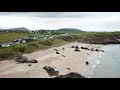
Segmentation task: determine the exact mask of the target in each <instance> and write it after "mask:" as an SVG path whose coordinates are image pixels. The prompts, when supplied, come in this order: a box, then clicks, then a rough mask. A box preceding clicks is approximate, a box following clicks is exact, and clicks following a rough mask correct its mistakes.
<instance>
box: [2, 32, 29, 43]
mask: <svg viewBox="0 0 120 90" xmlns="http://www.w3.org/2000/svg"><path fill="white" fill-rule="evenodd" d="M28 35H31V33H29V32H0V42H8V41H13V40H15V39H16V38H21V37H25V36H28Z"/></svg>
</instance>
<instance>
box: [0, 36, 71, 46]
mask: <svg viewBox="0 0 120 90" xmlns="http://www.w3.org/2000/svg"><path fill="white" fill-rule="evenodd" d="M59 36H69V35H68V34H61V35H52V36H50V35H40V36H28V37H25V38H19V39H16V40H14V41H13V42H3V43H0V47H10V46H13V45H17V44H21V43H27V42H31V41H33V40H36V39H38V40H39V39H50V38H54V37H59Z"/></svg>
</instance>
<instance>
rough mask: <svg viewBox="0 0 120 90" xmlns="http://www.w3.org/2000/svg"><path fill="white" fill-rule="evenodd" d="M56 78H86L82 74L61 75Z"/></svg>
mask: <svg viewBox="0 0 120 90" xmlns="http://www.w3.org/2000/svg"><path fill="white" fill-rule="evenodd" d="M55 78H85V77H84V76H82V75H81V74H79V73H76V72H70V73H68V74H66V75H59V76H57V77H55Z"/></svg>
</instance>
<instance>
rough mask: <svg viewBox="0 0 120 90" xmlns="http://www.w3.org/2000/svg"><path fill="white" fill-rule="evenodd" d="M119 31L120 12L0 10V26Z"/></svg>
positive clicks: (33, 28)
mask: <svg viewBox="0 0 120 90" xmlns="http://www.w3.org/2000/svg"><path fill="white" fill-rule="evenodd" d="M17 27H25V28H28V29H30V30H38V29H49V30H50V29H52V30H55V29H60V28H77V29H80V30H83V31H120V12H0V28H5V29H7V28H17Z"/></svg>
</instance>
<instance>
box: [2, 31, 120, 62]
mask: <svg viewBox="0 0 120 90" xmlns="http://www.w3.org/2000/svg"><path fill="white" fill-rule="evenodd" d="M54 34H55V33H54ZM57 34H58V33H57ZM68 34H69V36H60V37H55V38H51V39H46V40H34V41H31V42H28V43H24V44H18V45H15V46H11V47H7V48H2V47H1V48H0V60H5V59H12V58H14V57H16V56H19V55H21V54H24V53H32V52H34V51H38V50H44V49H48V48H51V47H54V46H60V45H63V44H66V43H69V42H74V41H78V42H83V43H90V44H116V43H120V42H118V41H117V40H116V39H120V32H77V33H76V32H70V33H69V32H68ZM29 35H31V33H28V32H0V42H6V41H12V40H14V39H17V38H20V37H25V36H29ZM39 35H41V34H39Z"/></svg>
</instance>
